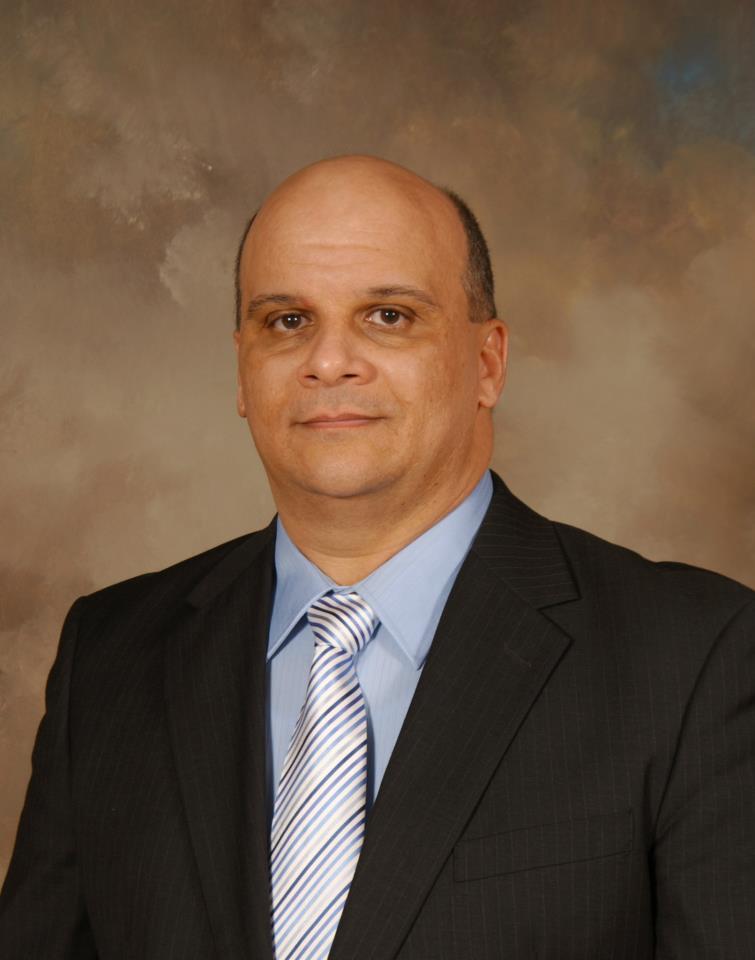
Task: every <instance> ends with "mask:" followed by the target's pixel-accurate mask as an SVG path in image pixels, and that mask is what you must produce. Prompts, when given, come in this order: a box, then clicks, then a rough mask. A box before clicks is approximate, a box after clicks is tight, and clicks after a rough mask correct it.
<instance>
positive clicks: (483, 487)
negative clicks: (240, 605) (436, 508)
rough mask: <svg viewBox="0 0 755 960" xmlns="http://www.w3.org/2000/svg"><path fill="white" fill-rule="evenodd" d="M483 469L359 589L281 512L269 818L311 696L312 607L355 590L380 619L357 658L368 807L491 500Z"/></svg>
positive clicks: (272, 643) (272, 638)
mask: <svg viewBox="0 0 755 960" xmlns="http://www.w3.org/2000/svg"><path fill="white" fill-rule="evenodd" d="M492 493H493V482H492V480H491V477H490V472H489V471H488V470H486V471H485V473H484V474H483V476H482V478H481V479H480V481H479V483H478V484H477V486H476V487H475V488H474V490H473V491H472V492H471V493H470V494H469V496H468V497H467V498H466V499H465V500H464V501H462V503H460V504H459V506H458V507H456V508H455V509H454V510H453V511H452V512H451V513H449V514H447V515H446V516H445V517H443V518H442V519H441V520H439V521H438V522H437V523H436V524H435V525H434V526H432V527H430V529H429V530H426V531H425V532H424V533H423V534H422V535H421V536H419V537H417V539H416V540H412V542H411V543H408V544H407V545H406V546H405V547H404V548H403V550H400V551H399V552H398V553H397V554H395V555H394V556H392V557H391V558H390V559H389V560H386V562H385V563H384V564H382V566H380V567H378V568H377V570H373V572H372V573H371V574H370V575H369V576H368V577H365V579H364V580H361V581H360V582H359V583H356V584H354V585H353V586H339V585H337V584H335V583H333V581H332V580H331V579H330V577H328V576H326V574H324V573H323V572H322V570H320V569H319V567H316V566H315V564H314V563H312V562H311V561H310V560H308V559H307V558H306V557H305V556H304V554H303V553H302V552H301V551H300V550H299V549H298V548H297V547H296V546H295V545H294V543H293V542H292V541H291V539H290V538H289V536H288V534H287V533H286V531H285V528H284V527H283V524H282V523H281V521H280V518H278V524H277V533H276V541H275V571H276V585H275V597H274V600H273V612H272V617H271V621H270V634H269V639H268V648H267V660H268V705H269V707H268V710H269V712H268V814H269V817H270V818H272V810H273V798H274V795H275V785H277V783H278V779H279V777H280V770H281V767H282V766H283V761H284V759H285V756H286V752H287V750H288V745H289V742H290V740H291V734H292V733H293V730H294V726H295V724H296V720H297V717H298V715H299V711H300V709H301V707H302V704H303V703H304V697H305V695H306V689H307V680H308V678H309V668H310V665H311V663H312V657H313V653H314V642H315V641H314V636H313V634H312V631H311V628H310V626H309V623H308V621H307V617H306V613H307V609H308V608H309V606H310V605H311V604H312V603H314V601H315V600H317V599H318V598H319V597H321V596H322V595H323V594H325V593H328V591H330V590H332V591H333V592H335V593H343V592H348V591H350V590H356V591H357V593H359V594H360V596H362V597H363V598H364V599H365V600H366V601H367V602H368V603H369V604H370V606H371V607H372V609H373V610H374V611H375V613H376V614H377V615H378V617H379V619H380V624H379V626H378V628H377V630H376V631H375V633H374V635H373V637H372V639H371V640H370V642H369V643H368V644H367V646H366V647H365V648H364V649H363V650H362V651H360V653H359V654H358V657H357V663H356V671H357V676H358V677H359V682H360V684H361V686H362V690H363V692H364V697H365V700H366V703H367V728H368V744H369V747H368V758H369V760H368V776H367V802H368V806H371V804H372V802H373V801H374V798H375V797H376V796H377V792H378V789H379V787H380V783H381V781H382V779H383V774H384V773H385V768H386V766H387V765H388V760H389V759H390V756H391V752H392V751H393V747H394V745H395V743H396V739H397V737H398V734H399V730H400V729H401V725H402V724H403V722H404V718H405V716H406V712H407V710H408V709H409V704H410V702H411V699H412V696H413V695H414V691H415V689H416V686H417V683H418V681H419V677H420V674H421V672H422V667H423V665H424V663H425V659H426V657H427V654H428V651H429V650H430V645H431V643H432V640H433V636H434V634H435V629H436V627H437V626H438V621H439V620H440V615H441V613H442V612H443V607H444V606H445V604H446V600H447V599H448V595H449V593H450V592H451V587H452V586H453V583H454V580H455V579H456V575H457V574H458V572H459V569H460V567H461V565H462V563H463V561H464V558H465V557H466V555H467V552H468V551H469V548H470V546H471V544H472V540H473V539H474V536H475V534H476V533H477V530H478V528H479V526H480V523H481V522H482V518H483V516H484V515H485V512H486V510H487V508H488V505H489V503H490V498H491V496H492Z"/></svg>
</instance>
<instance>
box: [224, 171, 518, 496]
mask: <svg viewBox="0 0 755 960" xmlns="http://www.w3.org/2000/svg"><path fill="white" fill-rule="evenodd" d="M310 180H312V178H310ZM411 187H412V185H411V184H404V185H402V184H401V183H398V184H390V183H389V184H386V183H383V182H381V180H380V178H376V179H374V180H371V179H370V177H369V176H367V177H365V176H364V175H362V176H361V177H357V178H355V182H351V181H350V180H349V179H348V178H345V179H344V178H343V177H340V178H335V179H334V178H333V177H331V178H330V179H329V178H328V177H327V175H323V174H321V175H320V176H319V178H318V177H317V176H315V178H314V182H309V183H307V182H306V181H305V182H304V183H303V184H302V183H300V184H299V185H298V187H297V186H296V185H294V187H293V188H289V189H288V191H286V190H284V191H282V192H280V195H273V198H272V199H271V200H270V201H268V203H267V204H266V205H265V207H263V209H262V211H261V213H260V214H259V215H258V218H257V219H256V221H255V224H254V226H253V228H252V231H251V233H250V236H249V239H248V241H247V244H246V246H245V250H244V254H243V256H242V261H241V273H240V283H241V291H242V321H241V329H240V331H239V333H238V334H237V335H236V342H237V348H238V361H239V390H238V408H239V413H240V414H241V415H242V416H244V417H245V418H246V419H247V421H248V423H249V426H250V429H251V432H252V435H253V437H254V442H255V444H256V446H257V449H258V452H259V454H260V457H261V458H262V461H263V463H264V465H265V468H266V471H267V473H268V477H269V479H270V483H271V487H272V489H273V493H274V495H276V499H278V497H280V496H285V495H287V494H292V493H293V494H295V493H296V491H307V492H308V493H310V494H318V495H324V496H328V497H337V498H344V497H355V496H363V495H369V494H372V493H375V492H377V491H381V490H383V491H384V490H385V489H386V488H387V487H390V486H391V485H393V487H394V489H395V490H396V491H397V492H398V495H401V492H402V491H403V495H405V496H410V495H418V494H419V493H420V492H421V491H422V490H423V489H424V490H427V491H428V492H429V491H430V489H431V488H432V487H433V485H435V484H439V483H444V482H445V483H447V482H448V480H449V477H452V476H453V474H454V473H458V474H459V475H462V474H463V470H464V466H465V464H468V462H469V458H470V456H471V453H472V449H473V447H474V445H475V444H476V443H478V442H479V441H480V435H481V427H480V422H479V421H480V417H481V416H484V415H485V413H486V412H487V409H486V408H488V407H491V406H492V405H493V404H494V403H495V399H496V398H497V395H498V392H499V390H500V383H497V384H496V383H493V381H492V380H491V378H490V376H489V375H488V374H489V371H486V370H485V369H484V367H485V364H484V362H483V361H482V360H481V349H482V350H483V354H484V346H483V345H484V343H485V340H486V337H489V336H490V334H491V330H492V329H493V327H491V324H490V323H486V324H479V323H471V322H470V319H469V306H468V302H467V297H466V294H465V291H464V289H463V286H462V275H463V271H464V266H465V262H466V255H467V254H466V239H465V236H464V233H463V229H462V227H461V225H460V224H459V222H458V219H457V217H456V213H455V211H454V210H453V208H452V206H451V204H450V203H448V202H447V201H446V198H444V197H443V196H442V195H439V194H434V193H432V192H430V191H429V188H428V187H424V189H425V190H426V191H428V192H429V193H430V195H429V197H428V196H425V195H423V192H422V190H419V189H418V190H415V191H413V190H412V188H411ZM499 326H500V325H499ZM498 333H500V330H499V331H498ZM495 335H496V334H495V333H494V336H495Z"/></svg>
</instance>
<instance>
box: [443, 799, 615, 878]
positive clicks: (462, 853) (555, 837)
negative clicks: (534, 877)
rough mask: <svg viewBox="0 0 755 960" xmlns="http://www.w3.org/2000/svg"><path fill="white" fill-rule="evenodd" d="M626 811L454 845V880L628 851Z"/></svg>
mask: <svg viewBox="0 0 755 960" xmlns="http://www.w3.org/2000/svg"><path fill="white" fill-rule="evenodd" d="M632 828H633V822H632V811H631V810H625V811H622V812H620V813H609V814H605V815H601V816H595V817H588V818H587V819H585V820H564V821H561V822H559V823H546V824H542V825H540V826H536V827H523V828H522V829H520V830H511V831H509V832H508V833H497V834H494V835H492V836H488V837H478V838H476V839H474V840H462V841H461V842H460V843H458V844H457V845H456V847H455V849H454V880H460V881H464V880H481V879H483V878H484V877H493V876H496V875H498V874H503V873H516V872H517V871H520V870H533V869H534V868H536V867H552V866H556V865H557V864H559V863H576V862H578V861H580V860H593V859H596V858H598V857H608V856H611V855H613V854H617V853H626V852H628V851H629V850H631V849H632V832H633V830H632Z"/></svg>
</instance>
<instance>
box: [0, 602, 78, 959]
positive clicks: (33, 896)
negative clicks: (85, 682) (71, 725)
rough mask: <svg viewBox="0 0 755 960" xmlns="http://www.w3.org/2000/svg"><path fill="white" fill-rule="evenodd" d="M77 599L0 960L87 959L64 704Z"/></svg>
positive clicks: (25, 821)
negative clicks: (0, 959)
mask: <svg viewBox="0 0 755 960" xmlns="http://www.w3.org/2000/svg"><path fill="white" fill-rule="evenodd" d="M80 609H81V600H77V601H76V603H74V605H73V606H72V607H71V610H70V611H69V613H68V616H67V617H66V620H65V623H64V625H63V632H62V635H61V639H60V645H59V648H58V653H57V657H56V659H55V662H54V664H53V666H52V670H51V671H50V675H49V678H48V681H47V692H46V711H45V715H44V717H43V719H42V722H41V724H40V726H39V731H38V732H37V738H36V742H35V745H34V752H33V754H32V775H31V780H30V782H29V786H28V789H27V793H26V800H25V803H24V808H23V811H22V813H21V820H20V822H19V827H18V833H17V836H16V844H15V849H14V851H13V856H12V858H11V862H10V866H9V868H8V874H7V876H6V878H5V883H4V885H3V889H2V893H1V894H0V957H2V958H3V960H93V958H96V957H97V951H96V949H95V945H94V939H93V937H92V933H91V930H90V928H89V924H88V921H87V916H86V910H85V907H84V902H83V898H82V892H81V886H80V881H79V876H78V868H77V862H76V844H75V840H74V833H73V818H72V810H71V794H70V781H69V743H68V699H69V688H70V675H71V665H72V661H73V656H74V650H75V646H76V636H77V630H78V623H79V616H80Z"/></svg>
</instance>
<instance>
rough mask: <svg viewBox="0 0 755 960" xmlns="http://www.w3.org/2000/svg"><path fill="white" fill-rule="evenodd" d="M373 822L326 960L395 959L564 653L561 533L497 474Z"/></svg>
mask: <svg viewBox="0 0 755 960" xmlns="http://www.w3.org/2000/svg"><path fill="white" fill-rule="evenodd" d="M494 480H495V489H494V496H493V501H492V503H491V507H490V509H489V510H488V513H487V515H486V517H485V520H484V521H483V524H482V526H481V528H480V530H479V532H478V535H477V537H476V539H475V542H474V544H473V546H472V549H471V550H470V553H469V555H468V556H467V559H466V560H465V562H464V564H463V566H462V568H461V571H460V572H459V575H458V577H457V579H456V582H455V584H454V587H453V590H452V592H451V595H450V597H449V600H448V603H447V604H446V608H445V610H444V613H443V616H442V618H441V621H440V624H439V626H438V630H437V632H436V635H435V638H434V640H433V645H432V648H431V651H430V655H429V657H428V660H427V663H426V665H425V668H424V670H423V673H422V677H421V678H420V682H419V685H418V687H417V691H416V693H415V696H414V698H413V700H412V704H411V707H410V709H409V712H408V714H407V717H406V720H405V722H404V726H403V727H402V730H401V733H400V735H399V738H398V741H397V743H396V747H395V749H394V751H393V754H392V756H391V760H390V763H389V765H388V768H387V770H386V773H385V776H384V779H383V782H382V785H381V787H380V792H379V794H378V797H377V800H376V803H375V806H374V808H373V810H372V812H371V814H370V817H369V820H368V824H367V832H366V836H365V842H364V846H363V848H362V853H361V856H360V859H359V863H358V866H357V871H356V874H355V877H354V881H353V884H352V887H351V891H350V893H349V898H348V900H347V903H346V907H345V910H344V912H343V915H342V917H341V922H340V924H339V927H338V931H337V934H336V939H335V941H334V943H333V948H332V951H331V954H330V957H331V960H353V958H354V957H360V960H367V958H369V960H390V958H393V957H394V956H395V955H396V953H397V951H398V950H399V948H400V945H401V943H402V942H403V940H404V939H405V937H406V935H407V933H408V931H409V929H410V927H411V924H412V922H413V921H414V919H415V917H416V915H417V912H418V911H419V909H420V907H421V905H422V902H423V900H424V899H425V897H426V896H427V894H428V892H429V890H430V888H431V886H432V884H433V881H434V880H435V878H436V877H437V875H438V873H439V872H440V870H441V868H442V867H443V864H444V863H445V861H446V860H447V858H448V856H449V855H450V853H451V851H452V848H453V846H454V844H455V843H456V841H457V840H458V838H459V836H460V834H461V832H462V830H463V829H464V826H465V824H466V823H467V821H468V820H469V818H470V816H471V815H472V813H473V811H474V808H475V806H476V805H477V803H478V802H479V800H480V797H481V795H482V793H483V792H484V790H485V788H486V786H487V784H488V783H489V781H490V779H491V777H492V776H493V773H494V771H495V769H496V767H497V766H498V764H499V763H500V761H501V759H502V757H503V755H504V753H505V752H506V750H507V749H508V746H509V744H510V743H511V740H512V739H513V737H514V736H515V735H516V732H517V730H518V728H519V726H520V724H521V723H522V721H523V719H524V717H525V716H526V714H527V712H528V711H529V709H530V707H531V705H532V703H533V701H534V700H535V698H536V697H537V696H538V694H539V693H540V691H541V689H542V687H543V685H544V684H545V682H546V680H547V679H548V677H549V675H550V674H551V672H552V671H553V669H554V668H555V666H556V664H557V663H558V661H559V660H560V658H561V657H562V655H563V654H564V651H565V650H566V648H567V647H568V645H569V638H568V637H567V636H566V635H565V634H564V633H563V632H562V631H561V630H560V629H559V628H558V627H557V626H555V625H554V624H553V623H551V621H550V620H548V619H547V617H546V616H544V615H543V614H542V613H541V612H540V611H539V609H538V607H544V606H548V605H550V604H554V603H563V602H566V601H568V600H571V599H574V598H575V597H576V595H577V594H576V590H575V587H574V582H573V579H572V577H571V574H570V572H569V569H568V566H567V564H566V560H565V558H564V556H563V552H562V550H561V547H560V545H559V543H558V540H557V537H556V534H555V531H554V529H553V527H552V525H551V524H550V523H548V521H546V520H544V519H543V518H541V517H539V516H538V515H537V514H535V513H533V512H532V511H530V510H529V509H528V508H527V507H525V506H524V504H521V503H520V502H519V501H518V500H516V498H514V497H513V496H512V495H511V494H510V493H509V492H508V490H507V489H506V488H505V486H504V485H503V483H502V481H501V480H500V479H499V478H498V477H495V475H494Z"/></svg>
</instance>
